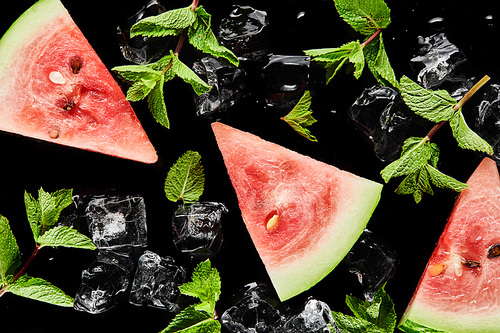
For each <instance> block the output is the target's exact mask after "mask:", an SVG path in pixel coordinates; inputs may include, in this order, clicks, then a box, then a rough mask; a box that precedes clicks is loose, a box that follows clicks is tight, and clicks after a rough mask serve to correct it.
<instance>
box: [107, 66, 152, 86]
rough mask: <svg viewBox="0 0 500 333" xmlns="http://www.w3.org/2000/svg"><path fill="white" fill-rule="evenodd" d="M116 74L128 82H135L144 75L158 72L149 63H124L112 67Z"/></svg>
mask: <svg viewBox="0 0 500 333" xmlns="http://www.w3.org/2000/svg"><path fill="white" fill-rule="evenodd" d="M112 71H114V72H115V73H116V74H118V76H119V77H120V78H121V79H123V80H125V81H127V82H130V83H134V82H137V81H139V80H141V79H142V78H143V77H145V76H154V75H156V74H157V73H158V71H157V70H154V69H153V68H151V66H150V65H125V66H116V67H113V69H112Z"/></svg>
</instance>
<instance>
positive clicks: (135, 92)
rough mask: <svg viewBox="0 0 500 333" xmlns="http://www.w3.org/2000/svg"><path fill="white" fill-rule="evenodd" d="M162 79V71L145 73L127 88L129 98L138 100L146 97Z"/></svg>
mask: <svg viewBox="0 0 500 333" xmlns="http://www.w3.org/2000/svg"><path fill="white" fill-rule="evenodd" d="M160 81H163V75H162V74H161V73H160V72H155V73H148V74H145V75H144V76H142V77H141V78H140V79H138V80H137V81H136V82H134V83H133V84H132V85H131V86H130V88H129V89H128V90H127V100H129V101H131V102H137V101H140V100H143V99H145V98H146V97H147V96H148V95H149V93H150V92H151V91H152V90H153V89H154V88H155V87H156V86H157V85H158V83H159V82H160ZM162 86H163V85H162Z"/></svg>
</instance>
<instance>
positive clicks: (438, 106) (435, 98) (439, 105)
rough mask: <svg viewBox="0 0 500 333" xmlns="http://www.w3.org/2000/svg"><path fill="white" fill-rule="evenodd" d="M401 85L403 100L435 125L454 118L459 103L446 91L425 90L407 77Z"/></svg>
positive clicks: (402, 79) (404, 77)
mask: <svg viewBox="0 0 500 333" xmlns="http://www.w3.org/2000/svg"><path fill="white" fill-rule="evenodd" d="M400 84H401V96H402V97H403V100H404V101H405V103H406V105H408V107H409V108H410V109H411V110H412V111H413V112H415V113H416V114H418V115H419V116H421V117H423V118H425V119H427V120H430V121H432V122H435V123H439V122H441V121H449V120H450V119H452V117H453V116H454V114H455V110H454V109H453V107H454V106H455V105H456V104H457V101H456V100H454V99H453V98H452V97H451V96H450V94H449V93H448V92H447V91H446V90H430V89H425V88H423V87H421V86H420V85H418V84H417V83H415V82H413V81H412V80H410V79H409V78H408V77H406V76H403V77H402V78H401V80H400Z"/></svg>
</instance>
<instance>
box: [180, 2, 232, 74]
mask: <svg viewBox="0 0 500 333" xmlns="http://www.w3.org/2000/svg"><path fill="white" fill-rule="evenodd" d="M196 14H197V17H196V21H195V22H194V23H193V25H191V26H190V27H189V30H188V35H187V36H188V40H189V43H191V45H193V46H194V47H195V48H197V49H198V50H200V51H202V52H204V53H208V54H211V55H213V56H214V57H216V58H224V59H226V60H227V61H229V62H230V63H231V64H233V65H234V66H238V65H239V60H238V57H237V56H236V55H235V54H234V53H233V52H231V51H230V50H229V49H228V48H226V47H224V46H221V45H220V44H219V41H218V40H217V38H216V37H215V35H214V33H213V32H212V29H211V24H212V17H211V15H210V14H208V13H207V11H206V10H205V9H204V8H203V6H198V7H197V8H196Z"/></svg>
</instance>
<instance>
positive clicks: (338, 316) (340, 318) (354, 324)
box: [332, 311, 387, 333]
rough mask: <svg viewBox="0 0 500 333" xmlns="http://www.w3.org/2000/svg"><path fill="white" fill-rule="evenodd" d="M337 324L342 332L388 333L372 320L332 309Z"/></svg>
mask: <svg viewBox="0 0 500 333" xmlns="http://www.w3.org/2000/svg"><path fill="white" fill-rule="evenodd" d="M332 316H333V320H334V321H335V325H336V326H337V328H338V329H340V331H341V332H349V333H387V331H386V330H384V329H381V328H379V327H377V326H376V325H374V324H372V323H371V322H369V321H367V320H364V319H360V318H356V317H353V316H348V315H345V314H343V313H340V312H336V311H332Z"/></svg>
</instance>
